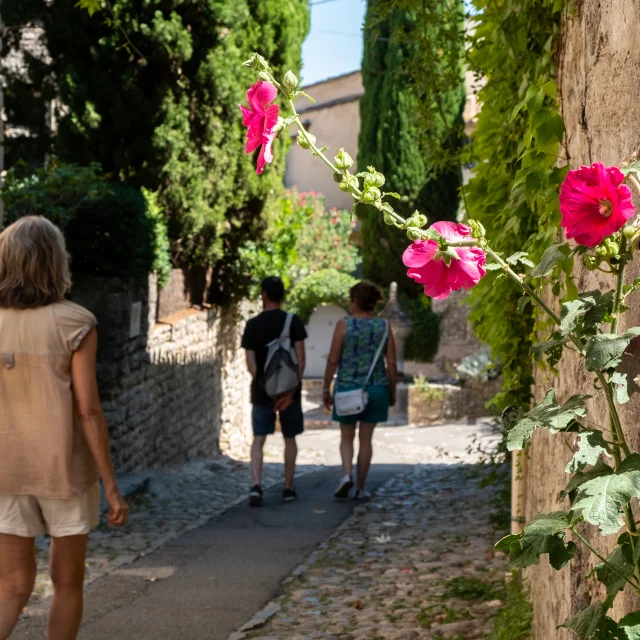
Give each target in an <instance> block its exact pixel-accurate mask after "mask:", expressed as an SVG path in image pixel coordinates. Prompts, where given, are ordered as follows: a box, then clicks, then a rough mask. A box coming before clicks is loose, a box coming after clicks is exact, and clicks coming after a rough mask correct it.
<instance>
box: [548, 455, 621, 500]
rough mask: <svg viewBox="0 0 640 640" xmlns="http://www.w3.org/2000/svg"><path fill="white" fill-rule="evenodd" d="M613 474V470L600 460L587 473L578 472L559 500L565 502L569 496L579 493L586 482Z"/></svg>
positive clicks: (561, 493)
mask: <svg viewBox="0 0 640 640" xmlns="http://www.w3.org/2000/svg"><path fill="white" fill-rule="evenodd" d="M612 473H613V469H612V468H611V467H610V466H609V465H608V464H606V463H605V462H603V461H602V460H598V462H597V463H596V465H595V466H594V467H592V468H591V469H588V470H587V471H578V473H576V474H575V475H574V476H573V478H571V480H569V482H568V483H567V486H566V487H565V488H564V489H563V490H562V491H561V492H560V494H559V496H558V498H559V499H560V500H564V499H565V498H566V497H567V496H568V495H569V494H571V493H573V492H574V491H577V490H578V489H579V488H580V487H581V486H582V485H583V484H584V483H585V482H589V480H593V479H594V478H599V477H600V476H608V475H611V474H612Z"/></svg>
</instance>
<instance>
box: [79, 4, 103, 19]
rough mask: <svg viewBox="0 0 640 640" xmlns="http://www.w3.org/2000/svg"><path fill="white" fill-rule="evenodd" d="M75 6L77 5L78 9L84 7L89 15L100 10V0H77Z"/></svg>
mask: <svg viewBox="0 0 640 640" xmlns="http://www.w3.org/2000/svg"><path fill="white" fill-rule="evenodd" d="M75 6H76V7H79V8H80V9H86V10H87V11H88V12H89V15H90V16H92V15H93V14H94V13H96V11H101V10H102V6H101V5H100V0H79V1H78V2H77V3H76V5H75Z"/></svg>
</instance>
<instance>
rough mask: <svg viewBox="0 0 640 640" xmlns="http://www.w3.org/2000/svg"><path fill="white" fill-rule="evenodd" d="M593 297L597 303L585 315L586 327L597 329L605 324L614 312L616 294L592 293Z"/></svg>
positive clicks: (609, 292) (612, 292) (610, 292)
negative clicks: (602, 323) (601, 324)
mask: <svg viewBox="0 0 640 640" xmlns="http://www.w3.org/2000/svg"><path fill="white" fill-rule="evenodd" d="M590 293H591V295H594V296H595V298H596V303H595V305H594V306H593V307H591V309H589V310H588V311H587V312H586V313H585V314H584V325H585V327H589V328H594V329H596V328H597V327H598V325H599V324H600V323H601V322H604V321H605V320H606V319H607V318H608V317H609V316H610V315H611V313H612V312H613V301H614V298H615V295H616V292H615V291H613V290H611V291H607V292H606V293H601V292H600V291H591V292H590Z"/></svg>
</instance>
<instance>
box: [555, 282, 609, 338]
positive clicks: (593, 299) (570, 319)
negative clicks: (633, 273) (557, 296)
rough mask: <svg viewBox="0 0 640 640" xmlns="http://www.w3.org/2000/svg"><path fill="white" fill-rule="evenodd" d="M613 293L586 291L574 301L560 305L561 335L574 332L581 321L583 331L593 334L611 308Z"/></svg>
mask: <svg viewBox="0 0 640 640" xmlns="http://www.w3.org/2000/svg"><path fill="white" fill-rule="evenodd" d="M614 295H615V292H614V291H607V292H606V293H605V294H602V293H601V292H600V291H598V290H595V291H587V292H586V293H582V294H580V296H579V297H578V298H577V299H576V300H570V301H569V302H565V303H564V304H563V305H562V311H561V314H560V330H561V331H562V334H563V335H567V334H569V333H571V332H572V331H574V330H575V329H576V328H577V327H578V325H579V324H580V321H581V320H582V321H583V325H584V327H583V330H585V331H586V332H587V333H595V329H596V328H597V326H598V325H599V324H600V323H601V322H603V321H604V319H605V318H607V317H608V315H609V314H610V313H611V310H612V308H613V298H614Z"/></svg>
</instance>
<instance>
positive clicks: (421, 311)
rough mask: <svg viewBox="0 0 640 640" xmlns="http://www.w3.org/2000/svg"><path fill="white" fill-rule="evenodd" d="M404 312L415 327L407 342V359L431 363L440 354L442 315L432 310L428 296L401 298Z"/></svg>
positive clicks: (402, 296)
mask: <svg viewBox="0 0 640 640" xmlns="http://www.w3.org/2000/svg"><path fill="white" fill-rule="evenodd" d="M399 302H400V306H401V307H402V310H403V311H404V312H405V313H406V314H407V315H408V316H409V318H411V321H412V322H413V327H412V329H411V333H410V335H409V337H408V338H407V341H406V342H405V347H404V349H405V352H404V355H405V359H406V360H413V361H415V362H431V361H432V360H433V358H434V357H435V355H436V353H438V345H439V342H440V315H439V314H437V313H436V312H435V311H433V309H432V308H431V300H430V299H429V298H427V297H426V296H420V297H419V298H411V297H409V296H408V295H406V294H402V293H401V294H400V296H399Z"/></svg>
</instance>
